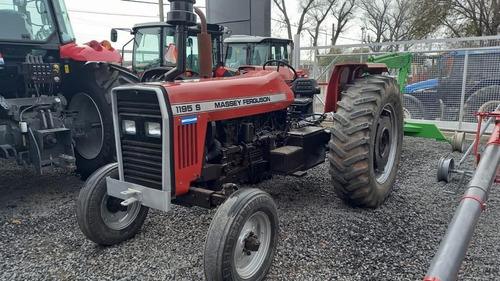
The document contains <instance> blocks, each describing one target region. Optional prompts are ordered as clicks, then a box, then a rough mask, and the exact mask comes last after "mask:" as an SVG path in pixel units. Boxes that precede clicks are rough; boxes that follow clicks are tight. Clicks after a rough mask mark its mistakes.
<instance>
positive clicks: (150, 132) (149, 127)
mask: <svg viewBox="0 0 500 281" xmlns="http://www.w3.org/2000/svg"><path fill="white" fill-rule="evenodd" d="M146 136H148V137H153V138H159V137H161V124H160V123H156V122H146Z"/></svg>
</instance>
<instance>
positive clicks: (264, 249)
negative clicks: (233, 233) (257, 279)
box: [234, 211, 272, 279]
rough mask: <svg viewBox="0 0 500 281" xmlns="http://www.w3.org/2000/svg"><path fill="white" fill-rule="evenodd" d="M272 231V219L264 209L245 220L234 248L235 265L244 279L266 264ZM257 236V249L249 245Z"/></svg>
mask: <svg viewBox="0 0 500 281" xmlns="http://www.w3.org/2000/svg"><path fill="white" fill-rule="evenodd" d="M271 231H272V230H271V220H270V219H269V217H268V216H267V215H266V214H265V213H264V212H262V211H259V212H256V213H254V214H253V215H252V216H251V217H250V218H249V219H248V220H247V221H246V222H245V224H244V226H243V228H242V230H241V231H240V234H239V236H238V240H237V244H236V247H235V250H234V265H235V268H236V272H237V273H238V275H239V276H240V277H241V278H242V279H249V278H250V277H252V276H253V275H255V274H256V273H257V272H258V271H259V269H260V268H261V267H262V265H263V264H264V261H265V259H266V256H267V254H268V252H269V249H270V245H271ZM255 237H257V241H258V242H260V245H259V246H258V250H256V251H255V249H253V250H252V249H251V245H249V244H252V243H251V242H252V241H255ZM252 238H253V239H252ZM254 246H255V245H254Z"/></svg>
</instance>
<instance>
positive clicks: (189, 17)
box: [165, 0, 196, 81]
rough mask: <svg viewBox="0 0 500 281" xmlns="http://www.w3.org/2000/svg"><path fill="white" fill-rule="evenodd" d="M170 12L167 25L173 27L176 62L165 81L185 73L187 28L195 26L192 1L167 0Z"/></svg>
mask: <svg viewBox="0 0 500 281" xmlns="http://www.w3.org/2000/svg"><path fill="white" fill-rule="evenodd" d="M168 1H169V2H170V11H169V12H168V13H167V23H168V24H171V25H175V44H176V46H177V62H176V64H175V67H174V68H172V69H171V70H169V71H168V72H167V74H166V75H165V80H167V81H173V80H174V79H175V78H176V77H177V76H179V75H180V74H182V73H184V72H185V71H186V41H187V36H188V34H187V33H188V26H193V25H196V15H195V14H194V13H193V4H194V1H193V0H168Z"/></svg>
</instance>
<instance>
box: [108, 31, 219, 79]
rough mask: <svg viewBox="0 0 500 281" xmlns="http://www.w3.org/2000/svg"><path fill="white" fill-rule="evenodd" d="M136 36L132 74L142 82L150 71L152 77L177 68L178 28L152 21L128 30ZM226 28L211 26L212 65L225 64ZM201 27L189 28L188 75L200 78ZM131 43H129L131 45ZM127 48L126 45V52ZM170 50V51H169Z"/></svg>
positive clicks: (114, 36) (113, 32) (114, 34)
mask: <svg viewBox="0 0 500 281" xmlns="http://www.w3.org/2000/svg"><path fill="white" fill-rule="evenodd" d="M116 30H121V29H118V28H115V29H112V30H111V41H114V42H116V40H117V34H116ZM126 30H127V31H130V34H132V35H133V36H134V38H132V40H131V41H129V42H132V41H133V49H132V64H131V65H130V68H131V69H132V71H133V72H134V73H135V74H137V75H138V76H139V77H141V81H145V78H144V79H143V78H142V77H143V76H144V74H145V73H146V72H148V73H149V74H147V75H148V76H151V75H153V76H154V75H155V74H154V73H161V74H163V73H165V70H166V69H171V68H173V67H174V66H175V61H176V58H177V50H176V49H175V48H172V47H173V46H175V45H177V44H176V42H175V26H173V25H170V24H167V23H165V22H152V23H140V24H136V25H135V26H134V27H133V28H132V29H126ZM223 30H224V28H223V27H222V26H220V25H217V24H208V26H207V31H208V33H209V34H210V35H211V38H212V65H214V66H217V65H220V64H221V61H222V56H221V50H222V40H221V38H222V35H223ZM199 33H200V26H199V25H197V26H194V27H191V28H189V29H188V38H187V42H186V56H187V57H186V67H187V71H186V75H188V76H190V75H194V76H196V75H197V73H199V70H200V68H199V60H198V38H197V34H199ZM127 44H128V43H127ZM125 47H126V45H125V46H123V49H125ZM169 47H170V51H167V50H169Z"/></svg>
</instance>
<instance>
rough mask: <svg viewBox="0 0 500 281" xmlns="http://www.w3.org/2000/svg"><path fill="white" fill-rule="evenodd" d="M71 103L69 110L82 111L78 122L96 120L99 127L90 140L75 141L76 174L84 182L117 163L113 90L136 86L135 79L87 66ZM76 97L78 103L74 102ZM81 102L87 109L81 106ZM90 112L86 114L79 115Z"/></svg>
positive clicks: (74, 88)
mask: <svg viewBox="0 0 500 281" xmlns="http://www.w3.org/2000/svg"><path fill="white" fill-rule="evenodd" d="M77 76H78V80H76V81H75V83H74V87H73V89H72V92H73V94H72V95H71V98H70V101H69V109H70V110H76V111H79V113H78V115H77V117H76V118H77V122H78V121H79V122H84V121H87V120H86V119H89V118H93V119H94V118H95V121H96V123H101V124H100V125H99V126H94V127H93V128H92V129H91V130H89V132H88V134H87V136H84V137H80V138H77V139H75V158H76V167H77V172H78V173H79V174H80V176H81V178H82V179H83V180H85V179H87V178H88V177H89V176H90V175H91V174H92V173H93V172H94V171H95V170H97V169H98V168H100V167H102V166H104V165H106V164H108V163H111V162H114V161H116V159H115V154H116V149H115V139H114V129H113V115H112V110H111V103H110V98H109V97H110V92H111V89H112V88H114V87H117V86H120V85H123V84H126V83H130V82H136V80H134V79H135V77H131V76H130V75H123V73H121V72H120V71H117V70H112V69H110V68H108V67H106V65H103V66H94V68H92V66H88V67H86V68H84V69H82V70H81V72H80V73H79V74H78V75H77ZM75 97H76V99H75ZM82 102H84V103H87V104H88V106H85V105H82ZM83 110H87V112H83V114H82V112H80V111H83Z"/></svg>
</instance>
